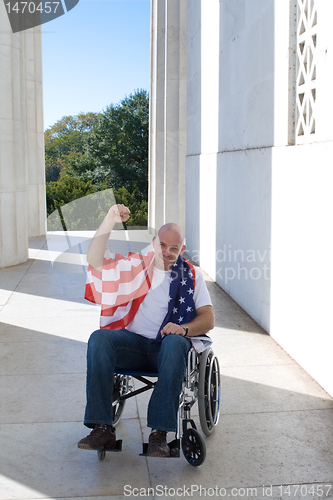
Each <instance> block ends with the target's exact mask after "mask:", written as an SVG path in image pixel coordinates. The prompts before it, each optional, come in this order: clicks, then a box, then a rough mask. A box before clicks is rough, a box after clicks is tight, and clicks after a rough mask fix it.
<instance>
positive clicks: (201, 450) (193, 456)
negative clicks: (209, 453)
mask: <svg viewBox="0 0 333 500" xmlns="http://www.w3.org/2000/svg"><path fill="white" fill-rule="evenodd" d="M182 450H183V454H184V457H185V458H186V460H187V461H188V463H189V464H190V465H193V466H194V467H198V466H199V465H201V464H202V463H203V462H204V460H205V458H206V445H205V442H204V440H203V439H202V437H201V436H200V434H199V433H198V431H197V430H196V429H186V431H185V433H184V435H183V438H182Z"/></svg>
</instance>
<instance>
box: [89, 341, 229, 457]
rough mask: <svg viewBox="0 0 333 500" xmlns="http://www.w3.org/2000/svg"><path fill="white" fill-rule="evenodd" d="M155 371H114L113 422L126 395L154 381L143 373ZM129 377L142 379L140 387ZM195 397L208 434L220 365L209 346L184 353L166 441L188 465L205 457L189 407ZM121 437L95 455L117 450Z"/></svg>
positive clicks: (217, 398)
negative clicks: (174, 419)
mask: <svg viewBox="0 0 333 500" xmlns="http://www.w3.org/2000/svg"><path fill="white" fill-rule="evenodd" d="M157 376H158V374H157V373H150V372H135V371H130V370H126V371H125V370H117V373H115V375H114V389H113V403H112V406H113V409H114V410H113V412H114V413H113V414H114V417H113V425H114V426H116V425H117V424H118V423H119V421H120V418H121V415H122V413H123V411H124V406H125V402H126V399H128V398H131V397H133V396H137V395H138V394H141V393H142V392H145V391H148V390H150V389H153V388H154V386H155V384H156V381H151V380H148V379H147V378H146V377H154V378H155V377H157ZM131 377H133V378H135V379H136V380H139V381H140V382H142V383H144V384H145V385H144V386H143V387H140V388H139V389H136V390H134V387H133V385H132V384H131V381H130V379H131ZM197 401H198V409H199V419H200V426H201V429H202V431H203V433H204V434H205V435H206V436H209V435H210V434H212V432H213V431H214V429H215V427H216V425H217V423H218V420H219V410H220V368H219V362H218V359H217V357H216V355H215V354H214V352H213V350H212V348H211V347H208V348H207V349H206V350H205V351H203V352H202V353H200V354H198V353H197V352H196V351H195V349H194V348H191V349H190V351H189V353H188V359H187V368H186V373H185V378H184V382H183V387H182V392H181V394H180V398H179V411H178V426H177V427H178V428H177V433H176V438H175V439H174V440H173V441H171V442H170V443H168V444H169V447H170V456H172V457H179V456H180V447H181V449H182V452H183V454H184V457H185V459H186V460H187V461H188V463H189V464H190V465H193V466H199V465H201V464H202V463H203V462H204V460H205V457H206V445H205V441H204V439H203V438H202V436H201V435H200V434H199V432H198V430H197V427H196V424H195V422H194V420H193V419H192V418H191V409H192V407H193V406H194V404H195V403H196V402H197ZM147 447H148V444H147V443H143V453H142V455H146V453H147ZM120 450H121V440H119V441H117V447H116V449H115V450H107V449H106V450H105V449H104V450H100V451H98V452H97V454H98V458H99V459H100V460H103V459H104V458H105V454H106V451H120Z"/></svg>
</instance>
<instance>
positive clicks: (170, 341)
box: [162, 335, 191, 356]
mask: <svg viewBox="0 0 333 500" xmlns="http://www.w3.org/2000/svg"><path fill="white" fill-rule="evenodd" d="M190 347H191V343H190V342H189V340H188V339H186V338H185V337H182V336H181V335H167V336H166V337H164V339H163V341H162V349H163V350H165V351H170V352H172V354H173V356H174V355H175V353H179V354H181V355H184V356H185V355H186V354H187V353H188V351H189V350H190Z"/></svg>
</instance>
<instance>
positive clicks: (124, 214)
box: [107, 204, 131, 223]
mask: <svg viewBox="0 0 333 500" xmlns="http://www.w3.org/2000/svg"><path fill="white" fill-rule="evenodd" d="M130 213H131V212H130V210H129V208H127V207H125V205H122V204H119V205H113V206H112V207H111V208H110V210H109V211H108V214H107V218H108V219H110V220H112V221H113V222H114V223H116V222H126V221H127V220H128V219H129V217H130V216H129V214H130Z"/></svg>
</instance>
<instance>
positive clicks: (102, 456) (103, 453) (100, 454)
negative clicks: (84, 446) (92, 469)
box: [97, 450, 106, 461]
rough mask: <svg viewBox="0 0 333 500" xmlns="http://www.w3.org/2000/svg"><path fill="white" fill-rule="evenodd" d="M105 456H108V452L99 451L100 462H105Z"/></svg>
mask: <svg viewBox="0 0 333 500" xmlns="http://www.w3.org/2000/svg"><path fill="white" fill-rule="evenodd" d="M105 455H106V451H105V450H98V452H97V456H98V459H99V460H101V461H102V460H104V458H105Z"/></svg>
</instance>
